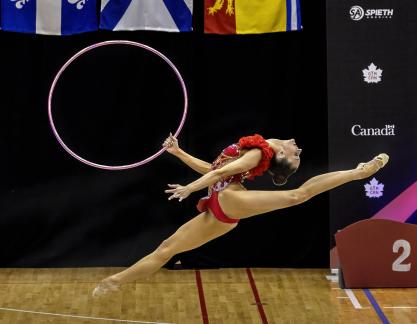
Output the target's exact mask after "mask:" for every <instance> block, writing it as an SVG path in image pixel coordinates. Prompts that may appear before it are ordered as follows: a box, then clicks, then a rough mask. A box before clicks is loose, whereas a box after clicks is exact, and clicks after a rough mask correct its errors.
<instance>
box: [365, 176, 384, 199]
mask: <svg viewBox="0 0 417 324" xmlns="http://www.w3.org/2000/svg"><path fill="white" fill-rule="evenodd" d="M364 187H365V194H366V196H367V197H369V198H379V197H382V195H383V194H384V184H382V183H379V182H378V180H376V179H375V178H372V180H371V181H370V182H369V183H367V184H365V185H364Z"/></svg>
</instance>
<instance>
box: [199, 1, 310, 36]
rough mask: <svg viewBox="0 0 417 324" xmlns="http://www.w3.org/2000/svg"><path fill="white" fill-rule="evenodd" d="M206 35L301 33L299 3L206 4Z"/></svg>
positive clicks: (217, 2)
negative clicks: (293, 31) (295, 31)
mask: <svg viewBox="0 0 417 324" xmlns="http://www.w3.org/2000/svg"><path fill="white" fill-rule="evenodd" d="M204 2H205V5H204V9H205V14H204V32H205V33H208V34H261V33H271V32H281V31H291V30H300V29H301V28H302V26H301V14H300V1H299V0H204Z"/></svg>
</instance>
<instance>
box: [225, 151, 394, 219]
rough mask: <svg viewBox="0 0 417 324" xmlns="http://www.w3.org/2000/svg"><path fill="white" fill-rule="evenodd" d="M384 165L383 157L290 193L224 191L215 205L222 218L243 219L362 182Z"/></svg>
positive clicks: (331, 174) (277, 191) (313, 182)
mask: <svg viewBox="0 0 417 324" xmlns="http://www.w3.org/2000/svg"><path fill="white" fill-rule="evenodd" d="M387 162H388V156H387V155H386V154H380V155H378V157H375V158H374V159H373V160H371V161H369V162H367V163H362V164H360V165H359V166H358V167H357V168H356V169H352V170H344V171H336V172H330V173H325V174H322V175H319V176H316V177H313V178H311V179H310V180H308V181H306V182H305V183H304V184H303V185H302V186H301V187H299V188H297V189H294V190H283V191H280V190H274V191H256V190H248V191H225V192H222V193H221V194H219V203H220V206H221V208H222V209H223V211H224V212H225V214H226V215H229V216H230V217H234V218H247V217H252V216H256V215H259V214H263V213H267V212H271V211H274V210H277V209H282V208H287V207H291V206H295V205H298V204H301V203H303V202H305V201H307V200H309V199H311V198H312V197H314V196H316V195H318V194H320V193H322V192H325V191H329V190H331V189H333V188H336V187H338V186H341V185H343V184H345V183H348V182H351V181H354V180H359V179H364V178H367V177H369V176H371V175H372V174H374V173H375V172H377V171H378V170H379V169H380V168H381V167H383V166H384V165H385V164H386V163H387Z"/></svg>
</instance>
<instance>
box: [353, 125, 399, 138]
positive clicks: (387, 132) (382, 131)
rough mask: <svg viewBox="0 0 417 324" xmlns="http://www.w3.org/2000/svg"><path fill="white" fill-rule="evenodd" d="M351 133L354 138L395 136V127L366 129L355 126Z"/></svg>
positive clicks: (386, 126)
mask: <svg viewBox="0 0 417 324" xmlns="http://www.w3.org/2000/svg"><path fill="white" fill-rule="evenodd" d="M350 131H351V133H352V135H353V136H395V125H385V127H382V128H365V127H362V126H361V125H353V126H352V128H351V130H350Z"/></svg>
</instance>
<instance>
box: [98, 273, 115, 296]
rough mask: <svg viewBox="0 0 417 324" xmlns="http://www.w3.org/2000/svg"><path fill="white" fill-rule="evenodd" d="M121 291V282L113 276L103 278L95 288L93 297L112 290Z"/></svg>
mask: <svg viewBox="0 0 417 324" xmlns="http://www.w3.org/2000/svg"><path fill="white" fill-rule="evenodd" d="M115 291H120V284H119V282H118V281H117V280H116V279H115V278H113V277H112V276H110V277H107V278H105V279H103V280H102V281H101V282H100V283H99V284H98V285H97V287H96V288H94V290H93V297H94V298H97V297H99V296H102V295H105V294H107V293H110V292H115Z"/></svg>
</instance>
